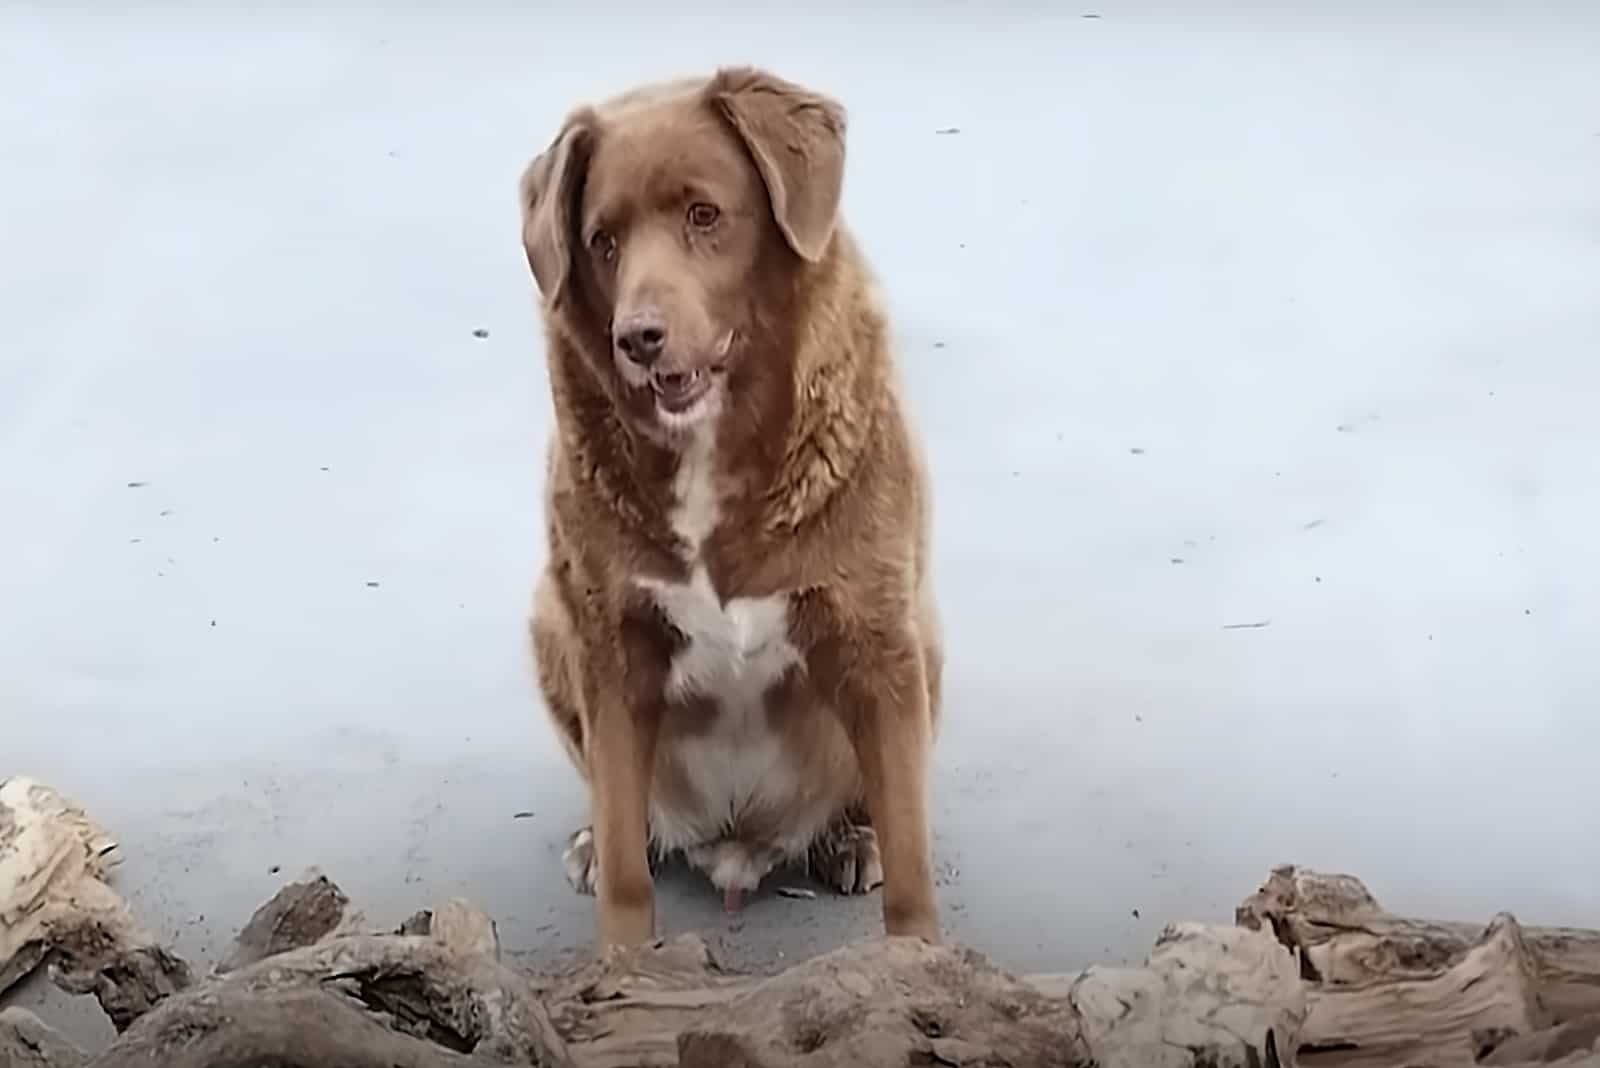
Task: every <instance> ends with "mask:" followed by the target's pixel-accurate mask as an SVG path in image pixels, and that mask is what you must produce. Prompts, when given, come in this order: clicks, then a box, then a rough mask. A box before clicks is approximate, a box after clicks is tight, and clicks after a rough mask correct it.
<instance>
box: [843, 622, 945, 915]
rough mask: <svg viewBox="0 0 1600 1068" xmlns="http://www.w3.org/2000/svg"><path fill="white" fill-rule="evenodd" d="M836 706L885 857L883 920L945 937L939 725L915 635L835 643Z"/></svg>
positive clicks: (881, 850)
mask: <svg viewBox="0 0 1600 1068" xmlns="http://www.w3.org/2000/svg"><path fill="white" fill-rule="evenodd" d="M830 644H831V645H832V646H833V648H834V650H835V651H836V652H835V654H834V655H832V656H825V657H824V661H825V666H824V667H823V670H825V671H831V672H832V673H833V674H834V687H833V689H834V692H835V693H836V694H837V700H836V710H837V712H838V714H839V716H840V717H841V718H842V720H843V722H844V726H845V730H846V731H847V732H848V733H849V735H850V742H851V745H852V747H853V748H854V750H855V754H856V760H857V762H858V763H859V764H860V767H861V779H862V784H863V786H864V788H865V791H866V801H867V808H868V811H869V812H870V813H871V816H872V826H873V828H874V829H875V830H876V832H877V835H878V848H879V850H880V852H881V854H882V857H883V925H884V930H885V931H886V932H887V933H889V934H891V935H912V936H915V937H919V938H923V939H926V940H927V941H929V942H935V943H936V942H938V941H940V933H939V913H938V906H937V904H936V903H935V901H934V895H933V869H932V860H931V858H930V855H929V854H930V850H929V844H928V760H929V756H930V751H931V749H932V745H933V729H932V724H931V722H930V720H929V712H928V687H927V683H926V681H925V680H924V674H925V671H926V668H925V665H924V663H923V658H922V651H921V648H920V646H919V645H918V643H917V641H916V640H915V637H914V636H913V635H911V634H910V633H906V634H904V635H901V634H896V635H894V636H892V637H890V638H889V639H887V640H883V639H881V638H880V639H877V640H873V639H866V638H865V636H861V637H851V638H844V639H839V640H837V641H836V642H835V643H830Z"/></svg>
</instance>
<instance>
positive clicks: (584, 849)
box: [561, 827, 600, 894]
mask: <svg viewBox="0 0 1600 1068" xmlns="http://www.w3.org/2000/svg"><path fill="white" fill-rule="evenodd" d="M561 867H562V868H564V869H565V870H566V873H567V882H569V883H571V884H572V888H573V889H574V890H576V891H577V892H578V893H580V894H593V893H594V890H595V886H596V885H597V884H598V883H599V881H600V858H599V856H598V855H597V854H596V853H595V849H594V828H592V827H580V828H578V829H577V830H576V831H573V832H572V837H571V838H568V839H567V848H566V849H565V850H563V851H562V853H561Z"/></svg>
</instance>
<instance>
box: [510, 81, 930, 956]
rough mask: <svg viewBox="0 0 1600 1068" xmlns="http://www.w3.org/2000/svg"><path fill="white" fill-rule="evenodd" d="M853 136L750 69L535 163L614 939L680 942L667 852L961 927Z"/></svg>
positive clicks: (582, 691) (564, 653)
mask: <svg viewBox="0 0 1600 1068" xmlns="http://www.w3.org/2000/svg"><path fill="white" fill-rule="evenodd" d="M844 131H845V117H844V112H843V110H842V109H841V108H840V106H839V105H838V104H836V103H835V102H833V101H831V100H829V99H827V98H826V97H822V96H819V95H817V94H815V93H812V92H809V91H807V90H806V89H803V88H801V87H800V86H797V85H793V84H790V83H788V82H785V81H783V80H781V79H779V78H776V77H774V76H772V75H770V74H767V73H764V72H762V71H757V70H749V69H738V70H723V71H720V72H718V73H717V74H716V75H715V76H714V77H712V78H709V79H700V80H697V81H686V82H677V83H672V84H668V85H658V86H652V87H648V88H645V89H640V90H636V91H634V92H632V93H629V94H626V95H624V96H622V97H619V98H617V99H615V100H612V101H610V102H608V103H606V104H603V105H600V106H598V107H592V108H582V109H580V110H578V111H576V112H574V113H573V114H572V115H571V116H569V117H568V119H567V121H566V122H565V124H564V125H563V126H562V128H561V131H560V133H559V134H558V135H557V137H556V139H555V141H554V142H553V143H552V144H551V145H550V147H549V148H548V149H547V150H546V151H545V152H544V153H542V154H541V155H540V156H539V157H538V158H537V159H535V160H534V161H533V163H532V164H531V165H530V166H529V167H528V169H527V171H526V172H525V174H524V175H523V179H522V187H521V196H522V209H523V229H522V236H523V242H524V244H525V246H526V250H527V255H528V263H529V266H530V267H531V268H532V270H533V275H534V279H535V281H536V282H537V285H538V288H539V290H540V292H541V293H542V295H543V299H544V318H545V327H546V338H547V352H548V363H549V372H550V384H551V391H552V395H553V398H554V402H555V416H556V432H555V435H554V439H553V441H552V443H551V448H550V454H549V461H548V468H547V472H546V478H547V498H546V505H547V506H546V511H547V516H548V538H549V561H548V564H547V566H546V568H545V571H544V574H543V577H542V579H541V580H540V583H539V588H538V592H537V594H536V596H535V605H534V612H533V620H532V624H531V630H532V636H533V648H534V654H535V660H536V662H537V666H538V673H539V681H540V687H541V689H542V690H543V693H544V698H545V703H546V705H547V707H548V710H549V713H550V716H551V718H552V719H553V720H554V722H555V725H556V727H557V730H558V732H559V734H560V737H561V739H562V741H563V743H564V744H565V745H566V747H567V749H568V751H569V753H570V754H571V756H572V759H573V761H574V762H575V763H576V764H577V766H578V770H579V771H580V772H581V773H582V774H583V776H584V778H585V779H586V780H587V781H588V783H589V787H590V794H591V815H592V826H591V827H586V828H584V829H583V830H580V831H578V832H577V833H576V834H574V835H573V837H572V839H571V841H570V842H569V845H568V848H567V852H566V856H565V862H566V867H567V873H568V877H569V879H570V880H571V881H572V882H573V884H574V885H575V886H577V887H578V888H579V889H580V890H585V891H588V890H593V891H594V892H595V893H596V894H597V896H598V899H599V909H598V912H599V917H598V919H599V939H600V943H601V945H610V944H627V943H637V942H640V941H645V940H648V939H650V938H652V937H653V936H654V929H655V895H654V887H653V883H652V874H651V867H650V862H651V850H652V848H653V849H654V851H655V852H656V854H658V855H659V854H665V853H668V852H672V851H682V852H683V853H684V854H685V855H686V856H687V857H688V859H689V861H690V862H691V863H692V864H694V865H695V866H696V867H698V868H700V869H701V870H703V871H705V872H706V873H707V874H708V875H709V876H710V878H711V881H712V882H713V883H714V884H715V885H716V886H717V887H719V888H720V889H721V890H722V891H723V894H724V897H725V900H726V901H727V903H728V905H729V907H736V906H737V902H738V898H739V894H740V893H741V892H743V891H746V890H751V889H753V888H755V886H756V885H757V884H758V883H759V882H760V880H761V878H762V877H763V876H764V875H765V874H766V873H767V872H768V871H770V870H771V869H772V868H773V867H774V866H776V865H777V864H779V863H782V862H785V861H789V860H798V859H808V860H810V861H811V862H812V863H814V864H816V865H818V866H819V867H820V871H821V873H822V875H823V876H824V877H825V878H826V879H828V880H829V881H830V882H831V883H832V884H833V885H834V886H836V887H837V888H838V889H839V890H841V891H843V892H845V893H854V892H865V891H867V890H870V889H872V888H873V887H875V886H876V885H878V884H879V883H880V882H881V883H882V886H883V915H884V924H885V927H886V928H887V929H888V932H889V933H890V934H908V935H917V936H921V937H923V938H927V939H932V940H937V939H938V937H939V923H938V916H937V911H936V907H935V903H934V896H933V882H932V879H931V876H930V867H929V850H928V817H927V797H926V793H927V771H928V758H929V750H930V747H931V745H932V742H933V737H934V734H935V731H936V728H937V724H938V716H939V711H938V710H939V678H940V671H941V663H942V655H943V654H942V650H941V645H940V637H939V623H938V614H937V610H936V608H935V604H934V598H933V592H932V587H931V584H930V582H929V579H928V533H927V531H928V490H927V483H926V478H925V474H924V470H923V464H922V459H921V453H920V451H919V448H918V445H917V443H916V440H915V438H914V436H913V433H912V431H911V429H910V427H909V425H908V423H907V419H906V415H905V412H904V410H903V406H902V403H901V401H900V399H899V396H898V393H897V390H896V385H895V372H894V367H893V363H892V358H891V354H890V349H889V331H888V327H887V324H886V322H885V315H884V311H883V309H882V307H881V305H880V302H879V298H878V296H877V294H876V290H875V287H874V285H873V283H872V281H871V278H870V276H869V273H868V269H867V267H866V265H865V263H864V261H863V259H862V256H861V254H860V252H859V251H858V250H857V248H856V245H855V243H854V241H853V240H852V239H851V237H850V235H849V234H848V233H847V232H846V230H845V229H844V227H843V226H842V225H841V224H840V222H839V220H838V212H839V200H840V192H841V188H842V184H843V177H844V157H845V146H844ZM869 817H870V823H869V822H868V819H869Z"/></svg>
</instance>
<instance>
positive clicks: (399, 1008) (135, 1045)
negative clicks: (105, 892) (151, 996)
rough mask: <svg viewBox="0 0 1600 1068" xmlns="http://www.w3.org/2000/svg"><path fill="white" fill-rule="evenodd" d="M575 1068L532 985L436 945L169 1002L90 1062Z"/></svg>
mask: <svg viewBox="0 0 1600 1068" xmlns="http://www.w3.org/2000/svg"><path fill="white" fill-rule="evenodd" d="M92 1063H93V1064H94V1065H95V1068H101V1066H105V1068H110V1066H111V1065H129V1066H134V1065H145V1064H149V1065H151V1066H155V1065H162V1066H167V1068H201V1066H208V1068H228V1066H234V1065H237V1066H240V1068H242V1066H244V1065H256V1064H261V1063H271V1064H274V1065H281V1066H282V1068H314V1066H321V1065H330V1064H339V1065H349V1066H352V1068H365V1066H367V1065H371V1066H373V1068H377V1066H379V1065H384V1066H387V1065H391V1064H393V1065H405V1066H415V1068H434V1066H436V1065H440V1066H442V1065H490V1064H494V1065H525V1066H526V1065H536V1066H539V1068H571V1065H572V1061H571V1059H570V1058H569V1057H568V1056H567V1054H566V1051H565V1048H564V1045H563V1043H562V1042H561V1039H560V1036H559V1034H558V1033H557V1032H556V1030H555V1028H554V1027H553V1026H552V1025H551V1023H550V1020H549V1017H548V1015H547V1014H546V1013H545V1011H544V1008H543V1006H542V1005H540V1004H539V1002H538V1001H537V1000H536V999H535V998H534V997H533V994H532V989H531V986H530V984H529V982H528V980H527V979H526V978H525V977H523V976H520V975H517V974H515V973H513V972H510V971H508V970H507V969H505V968H504V967H503V966H501V965H500V964H498V963H496V962H495V961H494V960H492V959H490V958H489V957H486V956H483V955H481V954H472V955H468V954H464V953H462V952H461V950H460V947H459V946H456V945H450V944H446V943H444V942H441V941H439V940H437V939H435V938H434V937H432V936H431V935H429V936H406V935H372V936H355V935H351V936H342V937H338V938H334V939H331V940H327V941H323V942H319V943H317V944H315V945H312V946H310V947H307V948H303V949H296V950H291V951H289V952H286V953H281V954H277V955H275V956H271V957H267V958H265V959H264V960H261V961H259V962H257V963H255V964H252V965H249V966H247V967H244V968H241V969H239V970H238V971H235V972H230V973H227V974H225V975H220V976H218V977H217V978H215V979H213V980H211V981H210V982H208V983H205V984H202V985H200V986H197V987H195V988H193V989H191V990H188V991H185V992H183V993H181V994H177V995H174V996H172V997H169V998H167V999H166V1000H165V1001H163V1002H162V1003H161V1004H159V1005H158V1006H156V1007H155V1008H154V1009H153V1010H151V1011H150V1012H149V1013H147V1014H146V1015H144V1016H142V1017H140V1018H139V1019H138V1020H137V1021H136V1022H135V1023H134V1024H133V1025H132V1026H131V1027H129V1028H128V1030H127V1031H126V1032H125V1033H124V1034H123V1035H122V1036H120V1037H119V1038H118V1039H117V1041H116V1042H115V1043H114V1044H113V1046H112V1047H111V1049H110V1050H108V1051H107V1052H106V1053H105V1054H103V1055H102V1056H101V1057H100V1058H98V1059H96V1060H95V1061H94V1062H92Z"/></svg>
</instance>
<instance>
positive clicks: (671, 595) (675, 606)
mask: <svg viewBox="0 0 1600 1068" xmlns="http://www.w3.org/2000/svg"><path fill="white" fill-rule="evenodd" d="M712 467H713V457H712V452H711V436H710V434H709V433H708V434H706V435H705V436H704V437H702V438H701V439H699V440H696V441H695V442H693V443H692V444H690V445H689V446H688V447H687V448H686V450H685V452H684V455H683V459H682V461H681V462H680V464H679V469H678V476H677V480H676V486H675V490H676V493H677V498H678V507H677V508H676V510H675V511H674V513H673V516H672V523H673V527H674V529H675V530H676V531H677V533H678V535H679V536H680V537H681V538H682V539H683V540H684V541H685V542H686V543H687V545H688V546H689V550H690V551H689V555H688V562H689V563H690V566H691V573H690V578H689V581H688V582H686V583H676V582H666V581H663V580H661V579H657V578H645V577H641V578H639V579H637V582H638V584H639V585H640V587H642V588H644V589H647V590H649V591H650V593H651V595H652V596H653V598H654V599H655V601H656V603H657V605H659V606H660V608H661V610H662V611H663V612H664V613H665V614H666V616H667V618H668V619H670V620H671V621H672V625H673V626H674V627H676V628H677V629H678V630H679V631H680V632H682V633H683V635H684V636H685V637H686V638H687V644H686V645H685V646H684V647H683V648H682V649H681V650H680V651H679V652H678V654H677V655H676V656H675V657H674V658H673V662H672V667H671V673H670V675H669V677H668V681H667V690H668V695H669V696H670V697H674V698H681V697H686V696H690V695H696V696H700V697H705V698H710V699H712V700H714V701H715V702H716V703H717V706H718V709H719V713H718V716H717V718H716V721H715V722H714V723H713V724H712V726H711V727H710V729H709V730H706V731H704V732H698V731H697V732H695V733H693V734H677V733H676V732H674V731H673V730H672V729H671V725H670V724H664V725H663V729H662V734H661V741H662V743H663V744H668V745H671V746H673V747H674V753H673V754H672V755H673V756H675V758H676V761H677V763H678V764H679V766H680V767H681V769H682V771H683V773H684V775H685V777H686V778H687V779H688V783H689V785H690V786H691V787H692V792H693V795H694V797H695V798H696V800H697V802H698V803H696V804H693V805H690V806H684V805H681V804H680V805H674V806H671V807H668V806H666V805H663V804H661V803H660V802H661V798H659V797H657V798H656V799H655V800H654V801H653V803H652V805H651V820H650V822H651V828H650V830H651V835H652V837H653V838H654V839H655V844H656V846H657V847H658V848H660V849H662V850H665V851H672V850H677V849H692V848H693V847H695V846H701V845H705V844H707V843H712V842H716V841H717V840H719V839H721V838H723V837H724V836H725V835H727V834H728V833H729V832H730V831H733V830H735V829H736V827H737V824H738V820H739V814H740V812H741V811H743V810H745V809H747V808H750V807H754V806H760V807H761V808H763V809H765V810H767V811H772V810H774V809H776V810H779V811H783V810H786V809H788V808H789V807H790V805H791V804H792V803H793V802H794V801H795V800H797V794H798V790H799V786H800V784H799V782H798V781H797V776H796V774H795V772H794V769H793V768H792V767H791V766H790V765H789V763H788V761H787V759H786V757H785V753H784V750H783V748H782V746H781V745H780V743H779V739H778V738H777V736H776V735H774V734H773V732H772V731H770V730H769V729H768V726H767V714H766V702H765V698H766V693H767V691H768V690H769V689H770V688H771V687H772V686H773V685H774V684H775V683H777V682H778V681H779V680H780V679H781V678H782V677H783V676H784V674H785V673H786V672H788V671H790V670H793V669H795V668H796V667H797V666H798V665H799V664H800V653H799V650H798V649H796V648H795V646H794V644H793V643H792V642H790V640H789V604H788V602H789V598H788V597H787V596H786V595H782V594H779V595H774V596H771V597H760V598H749V597H736V598H733V599H731V600H729V601H728V602H727V603H725V604H724V603H720V602H719V601H718V598H717V594H716V592H715V590H713V588H712V585H711V580H710V577H709V576H708V575H707V573H706V570H705V568H704V566H703V565H702V564H701V563H700V559H699V547H700V544H701V543H702V542H703V541H704V539H705V537H706V536H707V535H708V534H709V533H710V532H711V530H712V529H713V528H714V527H715V526H716V522H717V510H718V509H717V499H716V495H715V493H714V491H713V487H712V481H711V476H712ZM799 822H800V823H802V824H805V823H810V822H811V821H810V820H806V819H804V818H802V819H801V820H800V821H799ZM820 829H821V828H820V827H818V828H812V827H809V826H796V827H794V828H793V831H794V840H793V841H789V842H783V843H771V844H772V845H774V846H776V847H778V848H779V849H782V850H783V851H785V852H794V851H798V850H803V849H804V848H805V846H806V845H807V844H808V843H809V839H810V838H811V837H812V835H814V834H815V833H816V832H817V831H819V830H820Z"/></svg>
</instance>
